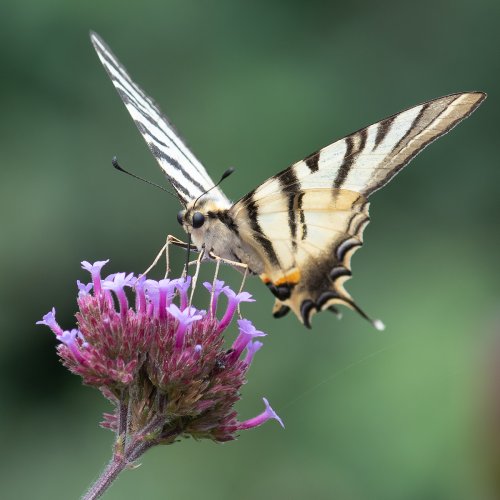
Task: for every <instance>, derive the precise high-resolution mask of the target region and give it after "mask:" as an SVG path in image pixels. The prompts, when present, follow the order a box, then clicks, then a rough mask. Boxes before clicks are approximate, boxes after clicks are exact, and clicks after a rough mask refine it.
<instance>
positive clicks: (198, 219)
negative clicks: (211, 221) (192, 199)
mask: <svg viewBox="0 0 500 500" xmlns="http://www.w3.org/2000/svg"><path fill="white" fill-rule="evenodd" d="M204 223H205V216H204V215H203V214H202V213H201V212H195V213H194V214H193V227H194V228H195V229H198V228H199V227H201V226H203V224H204Z"/></svg>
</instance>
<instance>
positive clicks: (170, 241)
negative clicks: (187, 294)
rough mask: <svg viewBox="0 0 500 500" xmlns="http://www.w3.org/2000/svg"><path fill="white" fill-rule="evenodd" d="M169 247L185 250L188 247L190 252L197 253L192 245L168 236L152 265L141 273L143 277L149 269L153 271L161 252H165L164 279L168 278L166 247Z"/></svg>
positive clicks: (168, 263) (168, 264) (168, 260)
mask: <svg viewBox="0 0 500 500" xmlns="http://www.w3.org/2000/svg"><path fill="white" fill-rule="evenodd" d="M170 245H174V246H177V247H181V248H184V249H187V248H188V247H190V249H191V250H193V251H198V249H197V248H196V247H195V246H194V245H190V246H189V245H188V244H187V243H185V242H184V241H182V240H179V239H178V238H176V237H175V236H172V235H171V234H169V235H168V236H167V240H166V241H165V245H163V246H162V247H161V250H160V251H159V252H158V255H157V256H156V257H155V259H154V261H153V263H152V264H151V265H150V266H149V267H148V268H147V269H146V270H145V271H144V272H143V273H142V274H143V275H146V274H147V273H149V271H151V269H153V267H155V266H156V264H157V263H158V261H159V260H160V258H161V256H162V255H163V252H165V260H166V268H165V278H166V277H167V276H168V274H169V272H170V259H169V251H168V247H169V246H170Z"/></svg>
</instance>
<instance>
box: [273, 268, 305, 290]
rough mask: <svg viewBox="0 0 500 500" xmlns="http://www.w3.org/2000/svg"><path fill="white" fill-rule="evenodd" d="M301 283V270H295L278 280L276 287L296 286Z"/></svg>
mask: <svg viewBox="0 0 500 500" xmlns="http://www.w3.org/2000/svg"><path fill="white" fill-rule="evenodd" d="M299 281H300V270H299V269H297V268H295V269H293V270H292V271H291V272H290V273H288V274H285V276H283V278H280V279H279V280H276V281H275V282H274V284H275V285H276V286H279V285H284V284H288V285H296V284H297V283H298V282H299Z"/></svg>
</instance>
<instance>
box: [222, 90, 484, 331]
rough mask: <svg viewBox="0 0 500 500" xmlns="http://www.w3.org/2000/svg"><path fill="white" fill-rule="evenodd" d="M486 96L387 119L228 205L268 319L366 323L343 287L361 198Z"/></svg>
mask: <svg viewBox="0 0 500 500" xmlns="http://www.w3.org/2000/svg"><path fill="white" fill-rule="evenodd" d="M485 97H486V96H485V94H483V93H481V92H470V93H462V94H454V95H450V96H445V97H441V98H439V99H435V100H433V101H429V102H426V103H423V104H420V105H418V106H415V107H413V108H410V109H408V110H406V111H403V112H401V113H398V114H396V115H393V116H391V117H389V118H386V119H385V120H382V121H381V122H378V123H375V124H373V125H371V126H369V127H367V128H364V129H362V130H359V131H358V132H355V133H354V134H351V135H349V136H347V137H345V138H344V139H340V140H339V141H337V142H335V143H333V144H331V145H330V146H327V147H325V148H323V149H321V150H319V151H318V152H316V153H314V154H312V155H310V156H308V157H307V158H305V159H304V160H302V161H300V162H298V163H296V164H294V165H292V166H291V167H289V168H287V169H286V170H283V171H282V172H280V173H279V174H277V175H275V176H273V177H271V178H270V179H268V180H267V181H266V182H264V183H263V184H262V185H261V186H259V187H258V188H257V189H255V190H254V191H252V192H250V193H249V194H247V195H246V196H245V197H243V198H242V199H241V200H239V201H238V202H237V203H235V204H234V205H233V207H232V208H231V209H230V210H229V215H230V217H231V219H232V221H234V223H235V227H236V228H237V230H238V234H239V237H240V238H241V239H243V240H244V241H245V243H247V244H248V245H250V246H252V247H253V248H254V250H255V251H256V252H257V253H258V254H259V255H260V257H261V259H262V262H263V267H264V269H265V272H264V273H263V274H262V275H261V278H262V280H263V281H264V282H265V283H266V284H267V286H268V287H269V288H270V290H271V291H272V292H273V294H274V295H275V296H276V298H277V302H276V305H275V310H274V314H275V316H278V317H279V316H282V315H284V314H285V313H286V312H288V310H289V309H291V310H292V311H293V312H294V313H295V314H296V315H297V317H298V318H299V319H300V320H301V321H302V322H303V323H304V324H305V325H306V326H308V327H309V326H310V319H311V316H312V315H313V314H314V313H315V312H317V311H322V310H325V309H332V307H334V306H335V304H343V305H346V306H348V307H351V308H353V309H355V310H356V311H358V312H359V313H360V314H362V315H363V316H364V317H366V318H367V319H369V318H368V317H367V316H366V314H365V313H363V312H362V311H361V309H360V308H359V307H358V306H357V305H356V304H355V303H354V301H353V300H352V298H351V297H350V295H349V294H348V293H347V292H346V291H345V289H344V287H343V284H344V282H345V281H346V280H347V279H349V278H350V276H351V267H350V259H351V256H352V254H353V253H354V251H355V250H356V249H357V248H359V247H360V246H361V245H362V242H363V240H362V234H363V229H364V228H365V227H366V224H367V223H368V220H369V218H368V202H367V199H368V197H369V196H370V195H371V194H372V193H373V192H375V191H376V190H378V189H380V188H381V187H382V186H384V185H385V184H387V182H389V181H390V180H391V179H392V177H394V175H396V173H397V172H399V171H400V170H401V169H402V168H403V167H404V166H405V165H406V164H408V162H409V161H410V160H411V159H412V158H413V157H414V156H415V155H416V154H418V153H419V152H420V151H421V150H422V149H423V148H424V147H425V146H427V145H428V144H429V143H430V142H432V141H433V140H435V139H437V138H438V137H440V136H441V135H443V134H445V133H446V132H448V131H449V130H450V129H451V128H453V127H454V126H455V125H456V124H457V123H458V122H460V121H461V120H462V119H464V118H465V117H467V116H468V115H469V114H470V113H472V111H474V109H476V108H477V106H478V105H479V104H480V103H481V102H482V101H483V100H484V98H485ZM334 310H335V309H334ZM370 321H371V320H370ZM372 323H373V324H374V326H376V327H379V328H380V327H382V324H381V323H380V322H377V321H372Z"/></svg>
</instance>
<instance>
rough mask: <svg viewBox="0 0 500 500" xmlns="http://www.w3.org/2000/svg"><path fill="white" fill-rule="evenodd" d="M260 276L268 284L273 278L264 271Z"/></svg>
mask: <svg viewBox="0 0 500 500" xmlns="http://www.w3.org/2000/svg"><path fill="white" fill-rule="evenodd" d="M259 278H260V279H261V280H262V281H263V282H264V283H265V284H266V285H267V284H268V283H271V279H270V278H269V276H268V275H267V274H266V273H262V274H261V275H259Z"/></svg>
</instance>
